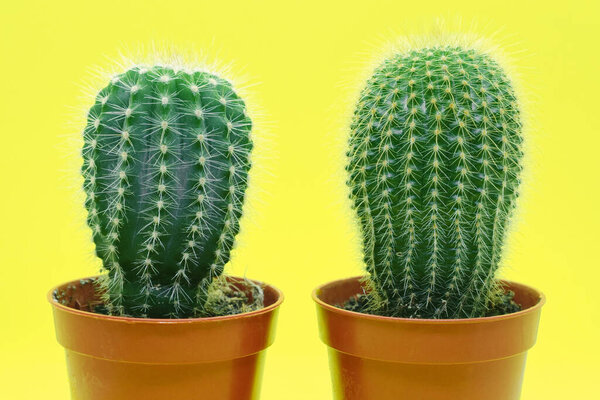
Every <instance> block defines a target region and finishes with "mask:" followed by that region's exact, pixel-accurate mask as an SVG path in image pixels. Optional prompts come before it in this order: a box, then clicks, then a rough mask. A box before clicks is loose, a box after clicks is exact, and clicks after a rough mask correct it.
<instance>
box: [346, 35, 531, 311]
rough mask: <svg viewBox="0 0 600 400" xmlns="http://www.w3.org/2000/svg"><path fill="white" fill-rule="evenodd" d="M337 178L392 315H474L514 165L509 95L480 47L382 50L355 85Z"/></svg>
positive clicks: (378, 300) (495, 252)
mask: <svg viewBox="0 0 600 400" xmlns="http://www.w3.org/2000/svg"><path fill="white" fill-rule="evenodd" d="M351 130H352V133H351V139H350V144H349V151H348V157H349V162H348V165H347V171H348V174H349V177H348V185H349V187H350V189H351V198H352V200H353V203H354V206H355V208H356V210H357V213H358V216H359V220H360V225H361V230H362V234H363V239H364V261H365V263H366V267H367V270H368V272H369V273H370V281H371V283H372V286H373V290H374V292H373V296H372V299H374V300H373V301H371V306H372V307H375V308H380V309H385V312H386V313H387V314H389V315H392V316H401V317H417V318H461V317H479V316H483V315H485V313H486V311H487V310H488V308H489V307H490V306H491V305H492V304H493V302H494V301H496V300H497V299H498V298H500V297H502V296H501V290H500V288H499V286H498V283H497V281H496V279H495V272H496V270H497V268H498V264H499V261H500V257H501V253H502V247H503V241H504V237H505V232H506V230H507V222H508V218H509V216H510V214H511V211H512V209H513V208H514V204H515V199H516V197H517V195H518V193H517V189H518V185H519V176H520V172H521V169H522V165H521V159H522V141H523V139H522V135H521V120H520V112H519V107H518V105H517V101H516V98H515V94H514V91H513V88H512V85H511V82H510V80H509V78H508V77H507V76H506V74H505V72H504V71H503V69H502V68H501V67H500V66H499V65H498V63H497V62H496V61H495V60H494V59H493V58H491V57H490V56H489V55H487V54H485V53H482V52H480V51H477V50H474V49H469V48H463V47H458V46H454V47H453V46H439V47H430V48H421V49H418V50H411V51H407V52H404V53H400V54H396V55H395V56H393V57H391V58H389V59H386V60H385V61H384V62H383V63H382V64H381V65H380V66H379V67H378V68H377V69H376V70H375V72H374V74H373V75H372V76H371V77H370V79H369V80H368V82H367V85H366V87H365V88H364V90H363V91H362V93H361V96H360V99H359V102H358V105H357V107H356V110H355V113H354V119H353V122H352V126H351Z"/></svg>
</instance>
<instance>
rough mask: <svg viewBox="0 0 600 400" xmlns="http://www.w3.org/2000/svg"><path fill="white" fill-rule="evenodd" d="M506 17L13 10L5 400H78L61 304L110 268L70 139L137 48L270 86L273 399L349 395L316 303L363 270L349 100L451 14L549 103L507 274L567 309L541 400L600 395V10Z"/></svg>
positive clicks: (263, 89)
mask: <svg viewBox="0 0 600 400" xmlns="http://www.w3.org/2000/svg"><path fill="white" fill-rule="evenodd" d="M177 3H180V4H177ZM492 3H493V2H491V1H468V2H466V1H464V2H461V1H451V2H449V1H436V0H428V1H411V2H405V1H398V0H396V1H364V2H349V1H336V2H327V1H324V0H319V1H304V2H297V3H295V2H291V1H290V2H286V1H248V0H246V1H212V2H205V1H197V0H196V1H186V2H177V1H143V2H142V1H136V2H125V1H94V2H83V1H73V2H67V1H53V2H33V1H29V2H22V3H20V2H17V1H11V2H3V3H2V5H1V6H0V41H1V51H0V131H1V133H0V321H1V329H0V340H1V342H0V360H1V363H0V398H2V399H11V400H12V399H42V398H44V399H66V398H68V384H67V377H66V369H65V365H64V359H63V353H62V349H61V348H60V347H59V345H58V344H57V343H56V341H55V339H54V332H53V324H52V319H51V311H50V306H49V305H48V304H47V303H46V300H45V295H46V292H47V290H49V289H50V287H51V286H53V285H55V284H58V283H60V282H63V281H66V280H71V279H74V278H79V277H83V276H87V275H91V274H94V273H96V271H97V263H96V262H95V261H94V259H93V257H92V256H91V252H92V246H91V243H90V240H89V234H88V232H87V230H86V229H85V228H84V219H83V215H84V214H83V208H82V206H81V204H80V203H79V202H78V200H77V196H75V195H74V193H75V192H76V188H75V186H76V185H77V182H78V181H77V180H76V179H75V180H73V179H72V178H71V177H72V176H73V171H74V170H75V168H76V165H77V157H76V155H77V154H76V152H77V150H76V148H75V147H73V146H72V145H71V144H70V143H71V142H72V140H71V139H73V138H76V137H77V135H78V130H79V129H80V126H79V127H78V126H73V125H72V124H70V123H69V122H70V121H73V111H72V108H75V109H76V110H77V109H78V110H79V111H80V112H79V114H78V115H80V116H81V115H82V113H83V111H84V109H83V108H78V107H81V104H82V102H81V101H80V99H81V93H82V89H81V86H82V85H85V83H86V82H89V77H90V72H89V71H90V67H93V66H100V67H105V66H110V64H111V62H110V61H107V60H110V59H112V58H115V57H118V54H119V51H120V50H123V49H136V48H137V46H139V45H141V44H148V43H151V42H152V41H156V42H158V43H168V44H172V45H174V46H179V47H181V48H183V49H188V50H189V46H192V45H193V47H194V48H196V49H204V52H205V53H207V55H208V56H209V58H213V59H214V58H215V57H216V58H219V59H220V60H222V61H223V62H225V63H227V62H234V66H233V69H232V70H233V72H234V75H235V74H236V73H237V74H239V73H240V72H241V73H242V74H243V75H245V76H247V77H248V78H249V81H250V82H251V83H252V82H254V83H258V84H257V85H254V86H252V87H250V88H249V89H248V90H247V91H248V92H251V93H252V95H253V98H255V99H256V100H257V102H258V103H260V105H261V107H262V109H263V110H264V112H263V113H262V114H263V116H262V117H261V118H260V120H261V121H262V123H263V126H266V127H267V128H268V129H266V130H265V129H262V130H261V129H259V130H258V131H257V135H258V134H262V133H263V132H267V131H268V136H269V139H268V141H267V142H268V143H267V144H268V146H269V150H268V153H269V154H270V155H271V156H272V157H265V158H264V160H263V165H262V166H263V167H264V168H266V169H267V170H268V171H270V175H267V174H263V175H262V176H265V177H266V176H268V177H269V179H266V180H264V181H262V182H256V183H258V186H259V187H260V191H261V192H263V194H264V196H262V197H261V202H260V203H259V202H256V204H257V205H256V207H255V209H254V210H253V212H252V218H251V219H252V223H247V224H246V225H245V229H244V232H243V234H242V236H241V237H240V242H242V243H240V244H241V245H242V246H241V247H240V248H239V250H238V251H237V252H236V253H235V254H234V263H233V266H232V267H231V268H230V271H231V272H233V273H236V274H244V273H245V274H246V275H247V276H248V277H251V278H258V279H262V280H265V281H268V282H270V283H273V284H275V285H277V286H278V287H280V288H281V289H282V290H283V291H284V292H285V294H286V302H285V304H284V306H283V307H282V309H281V314H280V319H279V329H278V338H277V341H276V343H275V344H274V345H273V347H272V348H271V349H270V350H269V353H268V357H267V365H266V370H265V374H264V381H263V396H262V398H263V399H265V400H268V399H287V400H292V399H303V400H304V399H328V398H330V396H331V394H330V384H329V373H328V365H327V359H326V352H325V347H324V346H323V345H322V344H321V343H320V342H319V340H318V338H317V328H316V319H315V313H314V306H313V304H312V302H311V300H310V291H311V290H312V288H313V287H315V286H316V285H318V284H319V283H322V282H325V281H328V280H332V279H335V278H341V277H345V276H350V275H356V274H358V273H359V272H360V260H359V247H358V241H357V239H356V235H354V233H353V223H352V214H351V213H350V212H349V211H348V209H347V202H346V201H345V200H344V192H343V186H342V185H341V184H340V183H341V182H343V179H344V176H343V174H342V170H341V169H340V162H339V160H340V154H341V148H340V146H339V143H341V142H342V143H343V134H344V127H345V124H346V123H347V120H346V116H347V114H348V110H349V108H351V105H350V104H349V101H351V100H352V99H351V95H352V93H354V91H355V87H356V86H357V85H359V84H360V78H361V77H362V76H363V75H362V73H363V69H364V68H365V67H367V66H368V65H369V61H372V59H373V55H374V54H375V53H376V51H377V49H378V48H379V47H380V45H381V44H383V43H384V42H385V41H386V40H391V39H394V37H396V36H397V35H399V34H410V33H411V32H423V26H424V25H429V26H430V25H431V21H433V20H434V19H436V18H438V17H443V18H445V19H446V20H449V21H455V20H457V19H458V18H462V20H463V25H464V26H468V27H470V26H471V22H472V21H475V22H476V23H477V25H478V26H480V27H482V28H481V29H482V30H483V31H485V32H488V33H489V32H493V31H496V30H501V35H500V37H505V38H507V40H506V41H505V42H506V43H509V44H514V47H513V50H519V49H520V50H523V52H522V53H521V54H520V55H519V56H518V57H517V59H518V65H517V68H518V69H519V71H520V72H521V73H522V75H523V77H524V79H525V80H526V82H527V85H526V86H527V87H528V88H530V90H529V91H527V92H525V95H526V96H527V99H528V100H529V103H530V106H529V110H528V114H529V118H530V126H531V127H532V128H533V129H532V130H530V132H529V134H530V137H531V141H530V142H531V146H530V150H531V158H530V160H531V162H530V163H529V166H528V170H529V179H528V182H527V188H526V190H525V196H524V198H523V201H521V203H520V207H521V212H520V218H519V219H520V221H519V223H518V224H517V225H516V230H515V232H514V233H513V235H512V236H511V240H510V241H509V244H510V251H509V253H508V258H507V264H508V267H507V268H506V269H505V270H504V276H506V277H508V278H510V279H514V280H519V281H523V282H525V283H528V284H531V285H534V286H536V287H538V288H540V289H542V290H543V291H544V292H545V293H546V295H547V296H548V303H547V305H546V306H545V308H544V310H543V313H542V321H541V326H540V333H539V341H538V343H537V345H536V347H535V348H534V349H533V350H532V351H531V352H530V357H529V360H528V366H527V371H526V376H525V383H524V388H523V399H525V400H534V399H567V398H572V399H591V398H597V397H596V395H597V394H598V372H600V371H599V368H598V358H599V356H600V350H599V345H598V338H599V337H600V329H599V327H600V301H599V298H600V296H599V294H598V289H597V288H598V285H599V282H600V265H599V263H598V255H597V253H598V247H599V243H598V242H599V239H600V237H599V235H598V230H599V228H600V211H599V209H600V207H599V204H598V196H599V195H600V189H599V185H600V178H599V172H600V169H599V167H598V162H599V159H600V157H599V152H600V139H599V138H600V123H599V122H598V121H599V120H600V108H599V104H600V101H599V99H598V97H599V94H600V72H599V69H598V66H599V65H600V48H599V45H598V38H599V37H600V28H599V26H598V24H599V22H598V20H599V17H600V9H599V8H598V3H597V2H593V1H589V2H585V1H550V0H548V1H543V2H542V1H540V2H527V1H524V0H519V1H509V0H507V1H502V2H500V3H502V4H492ZM475 30H477V29H475ZM125 51H127V50H125ZM107 57H108V58H107ZM90 101H91V98H90V97H87V98H84V102H83V104H86V103H87V104H89V102H90ZM252 105H253V104H250V106H251V107H252ZM76 114H77V113H76ZM75 121H76V123H78V122H79V120H78V119H75ZM265 134H266V133H265ZM340 138H342V141H340ZM261 143H263V142H262V141H261ZM263 150H264V149H263ZM73 160H75V162H74V161H73Z"/></svg>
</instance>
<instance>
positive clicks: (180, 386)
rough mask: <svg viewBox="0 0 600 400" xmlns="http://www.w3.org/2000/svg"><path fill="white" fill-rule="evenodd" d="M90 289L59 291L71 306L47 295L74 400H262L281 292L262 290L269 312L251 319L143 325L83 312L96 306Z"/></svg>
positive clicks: (75, 285)
mask: <svg viewBox="0 0 600 400" xmlns="http://www.w3.org/2000/svg"><path fill="white" fill-rule="evenodd" d="M229 279H230V280H231V281H232V282H234V283H235V282H241V280H240V278H229ZM81 282H83V283H84V284H83V285H82V284H81ZM85 282H86V280H82V281H73V282H69V283H66V284H64V285H61V286H59V287H58V288H56V289H58V290H59V291H60V292H62V293H65V294H66V298H67V302H68V304H67V305H63V304H60V303H59V302H57V301H56V300H54V296H53V293H54V290H52V291H50V293H49V294H48V300H49V301H50V303H51V304H52V308H53V312H54V323H55V327H56V337H57V339H58V342H59V343H60V344H61V345H62V346H64V348H65V351H66V356H67V369H68V374H69V380H70V385H71V396H72V399H73V400H136V399H144V400H154V399H156V400H158V399H161V400H164V399H190V400H191V399H211V400H241V399H257V398H258V394H259V391H260V381H261V375H262V367H263V362H264V358H265V350H266V348H267V347H268V346H270V345H271V344H272V343H273V340H274V338H275V324H276V319H277V314H278V309H279V306H280V305H281V303H282V301H283V295H282V293H281V292H280V291H279V290H278V289H276V288H275V287H273V286H269V285H263V288H264V295H265V297H264V304H265V307H264V308H262V309H260V310H257V311H253V312H248V313H244V314H238V315H230V316H224V317H214V318H194V319H144V318H127V317H114V316H106V315H101V314H96V313H92V312H89V311H84V310H86V309H89V304H93V303H94V302H97V298H96V297H95V292H94V288H93V285H90V284H85ZM256 283H257V284H260V283H259V282H256ZM63 298H65V297H63Z"/></svg>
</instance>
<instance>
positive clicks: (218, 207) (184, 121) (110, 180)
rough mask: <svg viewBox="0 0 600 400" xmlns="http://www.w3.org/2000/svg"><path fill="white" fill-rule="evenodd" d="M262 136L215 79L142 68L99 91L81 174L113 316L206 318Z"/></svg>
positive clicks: (226, 84)
mask: <svg viewBox="0 0 600 400" xmlns="http://www.w3.org/2000/svg"><path fill="white" fill-rule="evenodd" d="M251 127H252V123H251V121H250V118H249V117H248V115H247V113H246V108H245V104H244V101H243V100H242V99H241V98H240V97H239V96H238V95H237V94H236V92H235V90H234V89H233V87H232V85H231V84H230V83H229V82H228V81H226V80H224V79H222V78H220V77H219V76H216V75H214V74H211V73H208V72H202V71H194V72H187V71H182V70H175V69H172V68H170V67H165V66H153V67H150V68H143V67H134V68H132V69H130V70H128V71H126V72H125V73H123V74H121V75H118V76H115V77H114V78H113V79H112V81H111V82H110V83H109V84H108V86H106V87H105V88H104V89H102V90H101V91H100V92H99V94H98V96H97V98H96V101H95V103H94V105H93V106H92V107H91V109H90V110H89V113H88V118H87V125H86V127H85V130H84V133H83V136H84V146H83V152H82V153H83V159H84V162H83V166H82V174H83V177H84V190H85V193H86V201H85V205H86V208H87V210H88V219H87V222H88V225H89V226H90V227H91V229H92V232H93V239H94V242H95V244H96V254H97V255H98V257H100V258H101V259H102V261H103V265H104V268H105V269H106V270H108V274H107V279H106V281H105V290H104V295H105V302H106V304H107V306H108V309H109V312H111V313H115V314H120V315H132V316H141V317H173V318H183V317H189V316H199V315H202V308H203V304H204V302H205V300H206V293H207V286H208V285H209V284H210V282H211V281H212V279H213V278H214V277H217V276H219V275H220V274H221V273H222V271H223V267H224V265H225V263H227V261H228V260H229V254H230V250H231V248H232V246H233V243H234V239H235V236H236V234H237V232H238V230H239V219H240V217H241V212H242V204H243V201H244V194H245V190H246V186H247V177H248V171H249V168H250V160H249V156H250V152H251V150H252V141H251V138H250V132H251Z"/></svg>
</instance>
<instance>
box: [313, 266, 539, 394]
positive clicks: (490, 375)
mask: <svg viewBox="0 0 600 400" xmlns="http://www.w3.org/2000/svg"><path fill="white" fill-rule="evenodd" d="M503 283H504V285H505V286H506V288H508V289H510V290H512V291H514V292H515V297H514V299H515V301H516V302H517V303H518V304H520V305H521V306H522V308H523V310H522V311H519V312H516V313H512V314H506V315H501V316H494V317H486V318H472V319H453V320H452V319H446V320H442V319H438V320H432V319H407V318H391V317H380V316H375V315H367V314H361V313H356V312H352V311H346V310H343V309H340V308H337V307H335V306H334V305H335V304H343V303H344V302H345V301H347V300H348V299H349V298H350V297H352V296H355V295H357V294H359V293H363V287H362V286H361V282H360V277H354V278H349V279H344V280H338V281H334V282H330V283H327V284H325V285H323V286H320V287H318V288H317V289H316V290H315V291H314V292H313V299H314V300H315V302H316V303H317V314H318V321H319V331H320V336H321V339H322V340H323V342H324V343H325V344H326V345H327V346H328V351H329V361H330V369H331V377H332V383H333V393H334V398H335V399H338V400H339V399H345V400H358V399H363V400H364V399H369V400H373V399H377V400H388V399H390V400H391V399H394V400H400V399H407V400H518V399H519V397H520V393H521V383H522V380H523V372H524V369H525V358H526V356H527V350H529V349H530V348H531V347H532V346H533V345H534V343H535V341H536V336H537V328H538V324H539V319H540V311H541V308H542V305H543V304H544V302H545V298H544V296H543V295H542V294H541V293H540V292H538V291H537V290H535V289H533V288H530V287H528V286H525V285H521V284H519V283H514V282H503Z"/></svg>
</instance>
